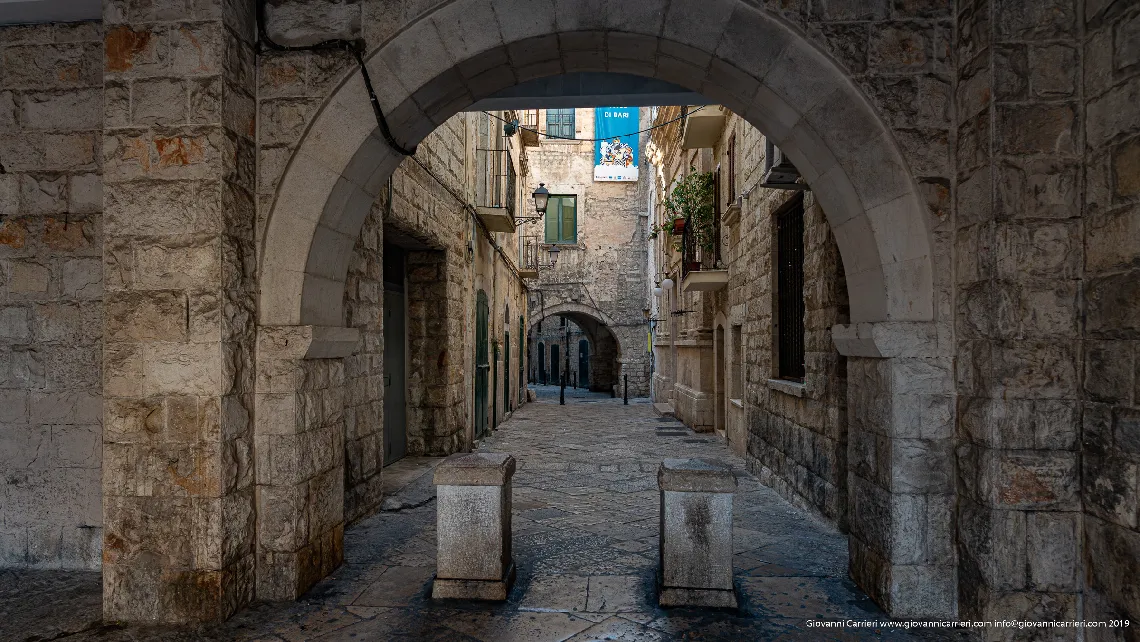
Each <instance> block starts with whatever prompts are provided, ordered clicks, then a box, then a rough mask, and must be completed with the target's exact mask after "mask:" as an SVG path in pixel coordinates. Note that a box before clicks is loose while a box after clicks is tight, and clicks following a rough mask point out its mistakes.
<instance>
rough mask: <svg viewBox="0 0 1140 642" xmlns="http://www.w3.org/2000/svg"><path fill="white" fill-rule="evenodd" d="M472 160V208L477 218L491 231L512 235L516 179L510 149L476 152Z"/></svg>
mask: <svg viewBox="0 0 1140 642" xmlns="http://www.w3.org/2000/svg"><path fill="white" fill-rule="evenodd" d="M475 159H476V164H475V167H476V168H477V171H476V180H475V206H476V209H477V210H478V212H479V216H480V218H482V219H483V222H484V224H486V225H487V227H488V228H489V229H490V230H491V231H492V232H514V231H515V220H514V219H515V216H516V211H515V193H516V192H517V191H518V187H517V183H518V179H517V177H516V176H515V167H514V164H512V163H511V155H510V150H506V149H477V150H475Z"/></svg>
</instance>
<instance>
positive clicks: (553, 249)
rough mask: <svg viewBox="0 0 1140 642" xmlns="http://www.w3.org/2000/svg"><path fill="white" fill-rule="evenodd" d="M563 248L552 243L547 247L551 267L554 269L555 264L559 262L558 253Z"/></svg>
mask: <svg viewBox="0 0 1140 642" xmlns="http://www.w3.org/2000/svg"><path fill="white" fill-rule="evenodd" d="M561 251H562V250H560V249H558V246H557V245H551V246H550V247H549V248H547V250H546V253H547V254H549V255H550V269H552V270H553V269H554V265H555V264H556V263H558V253H559V252H561Z"/></svg>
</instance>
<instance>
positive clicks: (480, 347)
mask: <svg viewBox="0 0 1140 642" xmlns="http://www.w3.org/2000/svg"><path fill="white" fill-rule="evenodd" d="M487 316H488V315H487V293H486V292H484V291H482V290H479V296H478V297H477V298H476V301H475V438H476V439H482V438H483V437H485V436H486V435H487V377H488V375H489V374H490V370H491V364H490V362H489V355H488V354H487Z"/></svg>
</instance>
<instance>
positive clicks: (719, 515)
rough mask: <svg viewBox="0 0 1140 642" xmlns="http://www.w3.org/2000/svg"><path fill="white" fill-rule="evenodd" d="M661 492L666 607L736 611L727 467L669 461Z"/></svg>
mask: <svg viewBox="0 0 1140 642" xmlns="http://www.w3.org/2000/svg"><path fill="white" fill-rule="evenodd" d="M657 485H658V487H660V489H661V550H660V557H659V560H658V561H659V564H660V568H659V569H658V573H659V583H660V590H661V594H660V596H659V603H660V604H661V606H723V607H732V608H735V607H736V592H735V591H734V589H733V584H732V494H733V492H734V491H735V490H736V477H735V476H734V475H733V474H732V471H731V470H729V469H728V467H726V466H724V465H723V464H720V463H716V462H709V461H702V460H700V459H666V460H665V461H663V462H661V466H660V468H658V469H657Z"/></svg>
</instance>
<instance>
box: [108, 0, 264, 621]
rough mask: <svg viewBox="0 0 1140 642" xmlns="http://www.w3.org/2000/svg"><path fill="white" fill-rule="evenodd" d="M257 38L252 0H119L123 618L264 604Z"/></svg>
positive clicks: (112, 425) (118, 463)
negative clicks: (257, 356)
mask: <svg viewBox="0 0 1140 642" xmlns="http://www.w3.org/2000/svg"><path fill="white" fill-rule="evenodd" d="M254 36H255V26H254V14H253V5H251V4H247V3H231V2H224V1H223V0H206V1H202V2H196V3H194V4H193V5H190V4H187V3H176V2H156V3H128V2H119V1H111V2H107V3H105V4H104V15H103V43H102V47H101V49H102V51H103V53H104V56H103V84H104V107H103V113H104V119H103V149H102V153H103V169H104V173H103V179H104V191H103V206H104V229H105V234H104V242H103V266H104V274H105V279H104V281H105V287H106V294H105V306H106V308H105V314H104V344H103V391H104V412H105V425H104V446H103V517H104V529H105V534H104V546H103V586H104V603H103V606H104V615H105V616H106V617H107V618H108V619H110V620H130V621H164V622H185V621H202V620H213V619H221V618H225V617H227V616H228V615H229V614H231V613H233V612H234V611H235V610H236V609H237V608H239V607H240V606H242V605H244V604H246V603H248V602H249V600H250V599H252V597H253V593H254V566H255V563H254V558H255V555H254V543H255V521H256V520H255V517H254V466H253V434H252V430H251V428H252V425H251V416H252V412H253V392H254V381H253V379H254V371H253V352H254V293H255V291H256V286H255V280H254V279H255V275H254V268H255V260H254V221H255V218H256V216H255V206H254V189H255V184H254V181H255V161H256V158H255V134H256V127H255V118H254V111H255V102H254V92H255V90H256V89H255V86H254V83H255V72H254V69H255V51H254V43H253V41H254ZM190 587H192V588H190Z"/></svg>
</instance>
